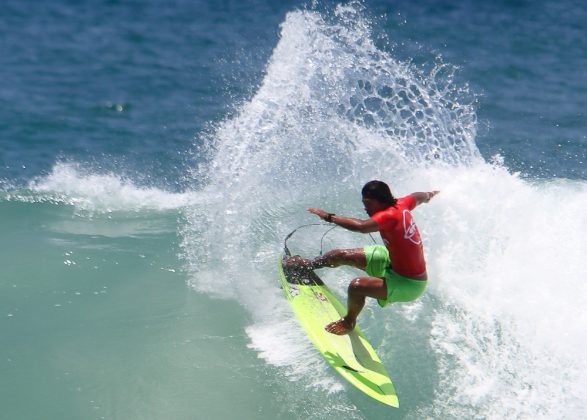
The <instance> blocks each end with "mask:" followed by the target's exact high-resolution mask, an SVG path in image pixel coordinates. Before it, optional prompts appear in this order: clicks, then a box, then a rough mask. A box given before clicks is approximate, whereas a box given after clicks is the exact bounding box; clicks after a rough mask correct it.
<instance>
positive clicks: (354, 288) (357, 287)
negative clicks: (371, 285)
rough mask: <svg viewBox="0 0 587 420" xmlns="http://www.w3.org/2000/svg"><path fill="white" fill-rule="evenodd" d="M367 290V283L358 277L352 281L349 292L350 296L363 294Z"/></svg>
mask: <svg viewBox="0 0 587 420" xmlns="http://www.w3.org/2000/svg"><path fill="white" fill-rule="evenodd" d="M364 289H365V282H364V280H363V278H362V277H357V278H354V279H352V280H351V282H350V283H349V288H348V292H349V294H350V293H352V294H362V292H363V290H364Z"/></svg>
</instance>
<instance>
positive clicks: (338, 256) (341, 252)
mask: <svg viewBox="0 0 587 420" xmlns="http://www.w3.org/2000/svg"><path fill="white" fill-rule="evenodd" d="M284 265H285V266H286V267H307V268H309V269H311V270H315V269H317V268H324V267H330V268H334V267H340V266H341V265H349V266H351V267H355V268H358V269H360V270H364V269H365V267H366V265H367V258H366V257H365V251H363V248H355V249H333V250H332V251H328V252H327V253H326V254H324V255H320V256H319V257H316V258H314V259H313V260H309V259H306V258H302V257H299V256H295V257H290V258H288V259H287V260H285V262H284Z"/></svg>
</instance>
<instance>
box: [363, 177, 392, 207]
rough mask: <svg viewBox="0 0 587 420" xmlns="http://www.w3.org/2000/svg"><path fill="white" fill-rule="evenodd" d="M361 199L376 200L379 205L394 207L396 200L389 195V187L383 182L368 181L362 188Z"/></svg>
mask: <svg viewBox="0 0 587 420" xmlns="http://www.w3.org/2000/svg"><path fill="white" fill-rule="evenodd" d="M361 194H362V195H363V198H370V199H372V200H377V201H379V202H380V203H381V204H386V205H388V206H395V203H396V202H397V199H396V198H395V197H394V196H393V194H392V193H391V190H390V189H389V186H388V185H387V184H386V183H385V182H383V181H376V180H375V181H369V182H367V183H366V184H365V185H364V186H363V190H362V191H361Z"/></svg>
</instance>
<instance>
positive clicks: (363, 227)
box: [308, 207, 379, 233]
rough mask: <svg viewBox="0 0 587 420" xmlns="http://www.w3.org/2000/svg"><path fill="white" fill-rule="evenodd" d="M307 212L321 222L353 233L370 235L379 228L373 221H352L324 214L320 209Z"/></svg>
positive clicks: (352, 219) (311, 209)
mask: <svg viewBox="0 0 587 420" xmlns="http://www.w3.org/2000/svg"><path fill="white" fill-rule="evenodd" d="M308 211H309V212H310V213H313V214H315V215H316V216H318V217H319V218H321V219H322V220H326V221H327V222H331V223H334V224H336V225H338V226H340V227H343V228H345V229H348V230H350V231H353V232H361V233H370V232H377V231H378V230H379V227H378V226H377V222H375V220H373V219H366V220H361V219H354V218H352V217H344V216H337V215H335V214H332V213H328V212H325V211H324V210H321V209H316V208H313V207H312V208H309V209H308Z"/></svg>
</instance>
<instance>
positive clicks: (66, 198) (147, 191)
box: [9, 163, 192, 213]
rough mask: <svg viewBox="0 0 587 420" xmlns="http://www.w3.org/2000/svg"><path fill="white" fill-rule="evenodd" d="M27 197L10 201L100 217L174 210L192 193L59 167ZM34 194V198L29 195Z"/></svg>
mask: <svg viewBox="0 0 587 420" xmlns="http://www.w3.org/2000/svg"><path fill="white" fill-rule="evenodd" d="M28 189H29V190H30V192H29V193H28V194H10V196H9V198H10V199H12V200H17V201H27V202H55V203H63V204H67V205H72V206H75V207H76V209H78V210H83V211H91V212H98V213H109V212H115V211H143V210H155V211H161V210H163V211H165V210H175V209H180V208H182V207H184V206H186V205H188V204H189V203H190V202H191V197H192V195H191V194H189V193H172V192H168V191H164V190H161V189H158V188H152V187H140V186H137V185H135V184H134V183H133V182H132V181H131V180H128V179H125V178H123V177H121V176H119V175H115V174H112V173H107V174H92V173H86V171H84V170H83V169H82V168H81V167H80V166H79V165H77V164H71V163H57V164H56V165H55V166H54V167H53V169H52V171H51V173H50V174H49V175H47V176H44V177H38V178H35V179H33V180H32V181H31V182H29V185H28ZM30 193H32V195H31V194H30Z"/></svg>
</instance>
